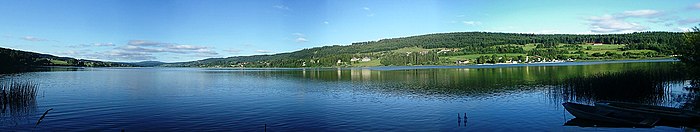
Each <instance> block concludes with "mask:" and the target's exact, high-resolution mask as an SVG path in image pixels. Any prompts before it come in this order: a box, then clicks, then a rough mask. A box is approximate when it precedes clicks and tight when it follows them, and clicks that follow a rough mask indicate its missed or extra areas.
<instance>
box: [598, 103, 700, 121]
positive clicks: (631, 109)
mask: <svg viewBox="0 0 700 132" xmlns="http://www.w3.org/2000/svg"><path fill="white" fill-rule="evenodd" d="M595 107H596V108H598V109H603V110H608V111H613V112H615V113H618V115H620V116H624V117H644V118H658V119H660V120H661V121H664V122H681V123H697V121H698V119H700V113H698V112H695V111H690V110H684V109H679V108H671V107H663V106H653V105H644V104H637V103H626V102H612V101H602V102H598V103H595Z"/></svg>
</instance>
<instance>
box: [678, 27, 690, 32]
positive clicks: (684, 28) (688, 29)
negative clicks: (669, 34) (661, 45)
mask: <svg viewBox="0 0 700 132" xmlns="http://www.w3.org/2000/svg"><path fill="white" fill-rule="evenodd" d="M692 30H693V29H691V28H687V27H676V31H679V32H690V31H692Z"/></svg>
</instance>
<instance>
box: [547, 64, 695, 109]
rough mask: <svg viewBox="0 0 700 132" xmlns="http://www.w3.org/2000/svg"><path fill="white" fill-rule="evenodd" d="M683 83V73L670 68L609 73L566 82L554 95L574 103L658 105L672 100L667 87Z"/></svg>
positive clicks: (581, 77) (570, 79) (684, 76)
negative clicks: (604, 101) (611, 102)
mask: <svg viewBox="0 0 700 132" xmlns="http://www.w3.org/2000/svg"><path fill="white" fill-rule="evenodd" d="M685 79H686V74H685V73H683V72H681V71H679V70H674V69H670V68H658V69H653V70H629V71H623V72H609V73H602V74H595V75H590V76H579V77H573V78H568V79H566V80H564V81H563V83H562V86H561V88H559V89H558V90H559V91H556V93H557V94H559V98H562V99H563V100H565V101H574V102H585V103H592V102H595V101H602V100H611V101H625V102H637V103H646V104H660V103H662V102H663V101H670V100H673V96H672V95H670V93H669V92H668V91H669V90H668V87H669V85H671V84H677V83H682V82H683V81H684V80H685Z"/></svg>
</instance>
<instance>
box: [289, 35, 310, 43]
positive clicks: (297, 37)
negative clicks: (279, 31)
mask: <svg viewBox="0 0 700 132" xmlns="http://www.w3.org/2000/svg"><path fill="white" fill-rule="evenodd" d="M292 35H293V36H294V37H295V39H294V41H295V42H297V43H303V42H309V40H308V39H306V35H304V34H302V33H292Z"/></svg>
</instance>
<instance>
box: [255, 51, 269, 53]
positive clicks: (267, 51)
mask: <svg viewBox="0 0 700 132" xmlns="http://www.w3.org/2000/svg"><path fill="white" fill-rule="evenodd" d="M255 52H256V53H272V51H269V50H255Z"/></svg>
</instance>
